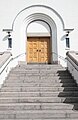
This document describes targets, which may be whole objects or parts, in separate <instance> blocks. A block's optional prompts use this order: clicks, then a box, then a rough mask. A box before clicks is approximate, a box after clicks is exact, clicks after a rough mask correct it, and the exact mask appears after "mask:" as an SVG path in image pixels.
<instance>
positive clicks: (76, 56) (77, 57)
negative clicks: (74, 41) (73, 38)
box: [66, 51, 78, 66]
mask: <svg viewBox="0 0 78 120" xmlns="http://www.w3.org/2000/svg"><path fill="white" fill-rule="evenodd" d="M66 55H67V57H69V58H70V59H71V60H72V61H73V62H74V63H75V64H76V65H77V66H78V52H77V51H69V52H67V53H66Z"/></svg>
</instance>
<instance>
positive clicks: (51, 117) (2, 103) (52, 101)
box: [0, 62, 78, 120]
mask: <svg viewBox="0 0 78 120" xmlns="http://www.w3.org/2000/svg"><path fill="white" fill-rule="evenodd" d="M0 119H1V120H78V87H77V85H76V83H75V81H74V80H73V78H72V77H71V76H70V74H69V73H68V71H67V70H65V68H62V67H61V66H60V65H26V64H25V62H19V65H17V66H16V67H15V68H13V69H12V70H11V71H10V73H9V75H8V77H7V78H6V79H5V81H4V84H3V85H2V88H1V90H0Z"/></svg>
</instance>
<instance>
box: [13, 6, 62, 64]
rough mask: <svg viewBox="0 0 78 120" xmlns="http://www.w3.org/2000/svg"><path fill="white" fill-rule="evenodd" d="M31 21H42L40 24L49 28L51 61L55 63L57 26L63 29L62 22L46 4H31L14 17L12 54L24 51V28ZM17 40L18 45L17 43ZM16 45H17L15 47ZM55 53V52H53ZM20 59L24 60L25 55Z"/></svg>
mask: <svg viewBox="0 0 78 120" xmlns="http://www.w3.org/2000/svg"><path fill="white" fill-rule="evenodd" d="M33 21H42V22H41V24H43V23H46V24H47V25H48V26H49V28H50V35H51V43H52V51H51V54H52V61H51V62H54V63H56V62H57V61H58V57H57V55H56V54H58V50H57V27H58V25H60V29H64V22H63V19H62V18H61V16H60V15H59V14H58V13H57V12H56V11H55V10H53V9H52V8H49V7H47V6H44V5H42V6H40V5H33V6H31V7H27V8H25V9H23V10H22V11H20V12H19V13H18V14H17V16H16V17H15V19H14V21H13V24H12V28H13V39H14V40H13V45H14V46H13V49H14V50H15V49H16V51H14V50H13V52H14V53H13V54H14V55H18V54H21V53H25V52H26V36H27V34H26V29H27V26H28V25H29V24H30V23H31V22H33ZM58 23H59V24H58ZM18 40H19V41H20V42H19V46H18V45H17V44H18ZM17 46H18V47H17ZM53 53H56V54H53ZM20 60H25V56H24V57H23V58H21V59H20Z"/></svg>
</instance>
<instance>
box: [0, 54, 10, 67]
mask: <svg viewBox="0 0 78 120" xmlns="http://www.w3.org/2000/svg"><path fill="white" fill-rule="evenodd" d="M11 55H12V54H11V53H10V52H3V53H2V54H0V68H1V67H2V66H3V65H4V63H5V62H6V61H7V60H8V59H9V58H10V57H11Z"/></svg>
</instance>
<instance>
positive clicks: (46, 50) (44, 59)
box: [26, 20, 52, 64]
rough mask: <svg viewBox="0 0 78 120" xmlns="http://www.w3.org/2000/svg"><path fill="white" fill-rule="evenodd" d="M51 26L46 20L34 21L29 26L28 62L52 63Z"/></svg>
mask: <svg viewBox="0 0 78 120" xmlns="http://www.w3.org/2000/svg"><path fill="white" fill-rule="evenodd" d="M50 33H51V31H50V27H49V25H48V24H47V23H46V22H44V21H41V20H40V21H39V20H37V21H34V22H32V23H30V24H29V25H28V27H27V46H26V50H27V55H26V61H27V63H37V64H38V63H41V64H42V63H45V64H49V63H51V58H52V54H51V49H52V46H51V35H50Z"/></svg>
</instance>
